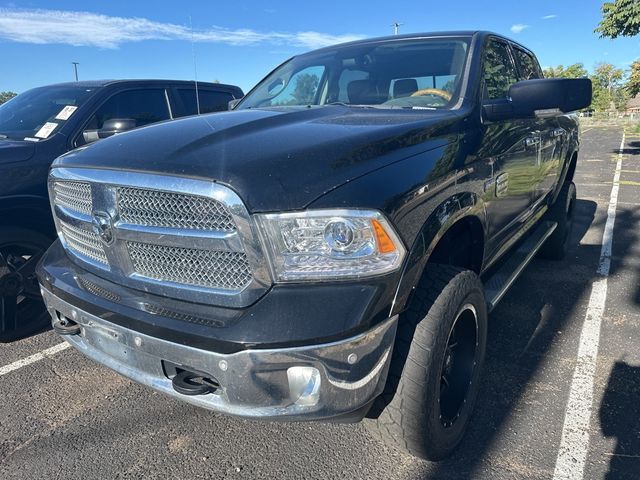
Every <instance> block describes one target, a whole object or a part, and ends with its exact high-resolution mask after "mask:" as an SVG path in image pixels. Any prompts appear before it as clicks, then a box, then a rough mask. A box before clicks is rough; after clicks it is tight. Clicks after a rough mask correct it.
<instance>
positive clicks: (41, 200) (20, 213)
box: [0, 195, 55, 237]
mask: <svg viewBox="0 0 640 480" xmlns="http://www.w3.org/2000/svg"><path fill="white" fill-rule="evenodd" d="M0 225H1V226H16V227H24V228H31V229H35V230H37V231H39V232H42V233H44V234H46V235H49V236H52V237H53V236H55V225H54V223H53V218H52V216H51V207H50V206H49V199H48V198H46V197H43V196H39V195H15V196H10V197H0Z"/></svg>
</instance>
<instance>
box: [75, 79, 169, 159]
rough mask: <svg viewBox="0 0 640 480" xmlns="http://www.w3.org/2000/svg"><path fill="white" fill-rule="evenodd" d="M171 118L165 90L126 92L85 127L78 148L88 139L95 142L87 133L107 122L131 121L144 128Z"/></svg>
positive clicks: (120, 94) (101, 109)
mask: <svg viewBox="0 0 640 480" xmlns="http://www.w3.org/2000/svg"><path fill="white" fill-rule="evenodd" d="M170 118H171V116H170V115H169V107H168V105H167V98H166V96H165V93H164V89H160V88H155V89H141V90H126V91H124V92H120V93H116V94H115V95H113V96H112V97H111V98H109V99H108V100H107V101H106V102H104V103H103V104H102V105H101V106H100V107H99V108H98V110H96V112H95V113H94V114H93V115H92V116H91V118H90V119H89V122H88V123H87V125H85V127H84V131H83V133H85V134H84V135H80V136H79V137H78V140H76V146H80V145H83V144H85V143H87V141H88V140H87V139H90V140H91V141H92V140H94V138H93V136H92V135H87V134H86V133H89V134H90V133H91V132H94V131H98V130H100V129H101V128H102V127H103V125H104V123H105V122H106V121H107V120H112V119H123V120H124V119H130V120H133V123H134V124H135V127H142V126H144V125H149V124H150V123H155V122H160V121H162V120H168V119H170ZM97 138H98V137H96V138H95V139H96V140H97Z"/></svg>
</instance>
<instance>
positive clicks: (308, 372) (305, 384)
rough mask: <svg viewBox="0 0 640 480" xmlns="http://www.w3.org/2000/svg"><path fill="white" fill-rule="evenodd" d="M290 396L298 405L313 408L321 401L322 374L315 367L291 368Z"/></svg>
mask: <svg viewBox="0 0 640 480" xmlns="http://www.w3.org/2000/svg"><path fill="white" fill-rule="evenodd" d="M287 379H288V380H289V395H290V397H291V400H293V402H294V403H295V404H296V405H304V406H313V405H317V404H318V401H319V400H320V382H321V378H320V372H319V371H318V369H317V368H314V367H291V368H289V369H288V370H287Z"/></svg>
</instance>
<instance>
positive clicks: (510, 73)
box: [483, 40, 518, 100]
mask: <svg viewBox="0 0 640 480" xmlns="http://www.w3.org/2000/svg"><path fill="white" fill-rule="evenodd" d="M483 71H484V73H483V77H484V78H483V79H484V97H485V98H486V99H489V100H494V99H499V98H507V96H508V94H509V87H510V86H511V85H513V84H514V83H516V82H517V81H518V75H517V72H516V66H515V64H514V63H513V59H512V58H511V54H510V53H509V46H508V45H507V44H506V43H504V42H498V41H496V40H490V41H489V43H488V45H487V49H486V50H485V55H484V65H483Z"/></svg>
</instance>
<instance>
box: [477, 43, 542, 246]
mask: <svg viewBox="0 0 640 480" xmlns="http://www.w3.org/2000/svg"><path fill="white" fill-rule="evenodd" d="M517 81H518V70H517V69H516V65H515V62H514V59H513V56H512V54H511V49H510V47H509V45H508V44H507V43H506V42H503V41H501V40H498V39H489V40H488V42H487V45H486V48H485V52H484V55H483V78H482V82H483V96H484V99H483V101H484V102H492V101H496V102H499V101H504V100H506V99H507V97H508V92H509V87H510V86H511V85H512V84H514V83H516V82H517ZM482 129H483V132H482V133H483V137H482V141H481V145H480V149H479V151H478V158H480V159H482V160H483V161H485V162H487V163H488V164H489V166H490V169H489V171H490V177H489V178H488V179H487V180H486V181H485V184H484V194H483V199H484V202H485V205H486V212H487V219H488V223H489V238H490V242H491V245H492V246H493V247H494V248H496V249H497V248H500V247H501V246H502V245H503V244H504V242H505V241H506V240H507V239H508V238H510V237H512V234H513V232H514V231H515V230H517V229H518V228H519V225H520V223H521V222H522V221H524V220H526V216H527V214H528V212H529V211H530V207H531V204H532V200H533V193H534V190H535V187H536V178H537V177H536V175H537V173H538V170H539V158H540V152H541V150H542V148H543V141H544V140H543V134H542V132H541V130H540V125H539V123H538V121H537V120H535V119H517V120H505V121H499V122H491V123H489V122H484V124H483V126H482Z"/></svg>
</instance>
